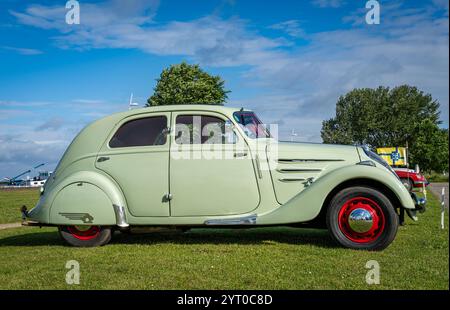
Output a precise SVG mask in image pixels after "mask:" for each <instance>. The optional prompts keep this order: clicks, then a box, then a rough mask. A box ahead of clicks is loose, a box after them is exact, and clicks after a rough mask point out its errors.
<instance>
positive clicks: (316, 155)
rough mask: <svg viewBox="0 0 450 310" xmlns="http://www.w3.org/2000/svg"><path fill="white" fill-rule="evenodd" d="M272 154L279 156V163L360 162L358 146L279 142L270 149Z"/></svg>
mask: <svg viewBox="0 0 450 310" xmlns="http://www.w3.org/2000/svg"><path fill="white" fill-rule="evenodd" d="M270 153H271V155H272V156H270V157H271V158H273V155H275V156H276V155H277V154H276V153H278V156H277V157H278V160H279V161H285V160H286V161H288V160H290V161H292V160H300V161H310V162H345V161H351V162H355V163H356V162H359V161H360V158H359V155H358V150H357V147H356V146H352V145H339V144H321V143H295V142H278V143H276V144H273V145H272V146H271V147H270Z"/></svg>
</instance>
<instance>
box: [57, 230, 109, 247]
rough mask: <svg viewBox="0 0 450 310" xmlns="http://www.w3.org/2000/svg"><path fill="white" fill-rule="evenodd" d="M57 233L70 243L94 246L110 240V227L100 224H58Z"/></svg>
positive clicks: (80, 245) (78, 245)
mask: <svg viewBox="0 0 450 310" xmlns="http://www.w3.org/2000/svg"><path fill="white" fill-rule="evenodd" d="M59 234H60V235H61V237H62V238H63V239H64V240H65V241H66V242H67V243H68V244H70V245H72V246H77V247H94V246H102V245H105V244H107V243H108V242H109V241H110V240H111V228H109V227H102V226H87V225H79V226H59Z"/></svg>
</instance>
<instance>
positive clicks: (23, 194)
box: [0, 188, 39, 224]
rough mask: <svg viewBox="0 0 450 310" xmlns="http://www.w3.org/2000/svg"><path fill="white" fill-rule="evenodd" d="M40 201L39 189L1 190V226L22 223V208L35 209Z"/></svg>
mask: <svg viewBox="0 0 450 310" xmlns="http://www.w3.org/2000/svg"><path fill="white" fill-rule="evenodd" d="M38 199H39V189H36V188H33V189H29V188H24V189H0V224H3V223H15V222H20V221H21V214H20V208H21V207H22V205H26V206H27V208H28V210H29V209H31V208H33V207H34V205H35V204H36V202H37V200H38Z"/></svg>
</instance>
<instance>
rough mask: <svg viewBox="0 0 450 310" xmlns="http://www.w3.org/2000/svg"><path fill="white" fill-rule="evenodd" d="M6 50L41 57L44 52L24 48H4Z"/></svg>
mask: <svg viewBox="0 0 450 310" xmlns="http://www.w3.org/2000/svg"><path fill="white" fill-rule="evenodd" d="M1 48H2V49H4V50H8V51H13V52H16V53H18V54H21V55H39V54H42V53H43V52H42V51H41V50H38V49H34V48H23V47H13V46H2V47H1Z"/></svg>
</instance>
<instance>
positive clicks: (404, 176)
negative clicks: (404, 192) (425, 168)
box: [392, 167, 430, 191]
mask: <svg viewBox="0 0 450 310" xmlns="http://www.w3.org/2000/svg"><path fill="white" fill-rule="evenodd" d="M392 169H393V170H394V171H395V173H396V174H397V175H398V177H399V178H400V180H401V181H402V183H403V185H405V187H406V188H407V189H408V190H409V191H412V190H413V189H414V188H423V187H424V186H428V185H429V184H430V183H429V182H428V181H427V179H426V178H425V176H424V175H423V174H421V173H420V172H417V171H416V170H413V169H408V168H399V167H396V168H392Z"/></svg>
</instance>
